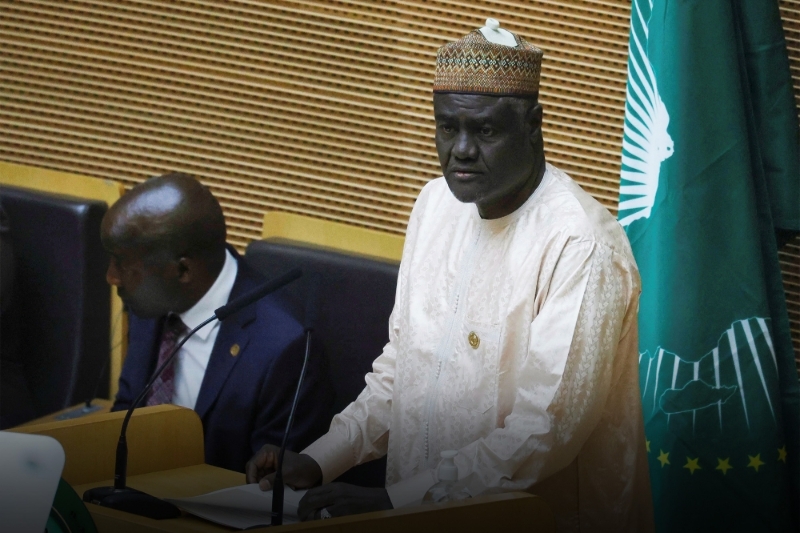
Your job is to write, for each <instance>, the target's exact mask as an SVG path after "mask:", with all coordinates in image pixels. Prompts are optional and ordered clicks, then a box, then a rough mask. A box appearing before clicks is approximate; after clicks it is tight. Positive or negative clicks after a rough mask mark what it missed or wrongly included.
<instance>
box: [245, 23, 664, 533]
mask: <svg viewBox="0 0 800 533" xmlns="http://www.w3.org/2000/svg"><path fill="white" fill-rule="evenodd" d="M498 41H499V42H498ZM541 57H542V52H541V51H540V50H539V49H537V48H535V47H533V46H531V45H530V44H528V43H527V42H526V41H524V40H523V39H521V38H519V37H517V36H516V35H514V34H511V33H510V32H505V31H504V30H496V29H493V28H482V29H481V30H476V31H473V32H471V33H469V34H468V35H467V36H465V37H464V38H462V39H461V40H459V41H456V42H453V43H449V44H447V45H445V46H444V47H442V48H441V49H440V50H439V52H438V57H437V62H436V77H435V81H434V96H433V106H434V114H435V121H436V148H437V151H438V154H439V160H440V162H441V166H442V172H443V174H444V177H443V178H440V179H436V180H433V181H431V182H430V183H428V184H427V185H426V186H425V187H424V188H423V190H422V192H421V193H420V195H419V198H418V199H417V202H416V204H415V205H414V209H413V211H412V214H411V219H410V221H409V224H408V230H407V234H406V244H405V249H404V251H403V258H402V262H401V266H400V275H399V279H398V286H397V298H396V302H395V307H394V311H393V313H392V316H391V319H390V323H389V331H390V341H389V343H388V344H387V345H386V347H385V348H384V351H383V353H382V354H381V355H380V357H378V358H377V359H376V360H375V362H374V364H373V371H372V373H370V374H368V375H367V376H366V388H365V389H364V391H363V392H362V393H361V395H360V396H359V397H358V399H357V400H356V401H355V402H353V403H352V404H350V405H349V406H348V407H347V408H345V410H344V411H342V413H340V414H339V415H337V416H336V417H335V418H334V419H333V422H332V424H331V428H330V430H329V431H328V433H327V434H326V435H324V436H323V437H321V438H320V439H319V440H317V441H316V442H315V443H313V444H312V445H311V446H309V447H308V448H306V449H305V450H304V452H303V453H302V454H287V456H286V461H285V463H284V477H285V480H286V483H287V484H289V485H291V486H294V487H297V488H306V487H314V486H315V485H317V484H319V483H324V484H328V483H329V482H330V481H331V480H333V479H335V478H336V477H337V476H338V475H339V474H341V473H342V472H344V471H345V470H347V469H349V468H351V467H352V466H353V465H355V464H358V463H361V462H364V461H369V460H371V459H375V458H377V457H380V456H382V455H384V454H388V457H387V473H386V487H387V488H386V489H380V488H379V489H368V488H362V487H352V486H348V485H342V484H329V485H323V486H322V487H318V488H315V489H312V490H310V491H309V492H308V493H307V494H306V496H305V497H304V499H303V501H302V502H301V506H300V509H299V512H300V515H301V517H302V518H306V519H307V518H311V517H320V516H321V517H327V516H337V515H342V514H347V513H354V512H363V511H370V510H379V509H387V508H391V507H399V506H404V505H408V504H413V503H416V502H419V501H420V500H421V499H422V497H423V495H424V494H425V493H426V491H427V490H428V489H429V487H431V486H432V485H433V484H434V483H436V481H437V479H436V466H437V464H438V463H439V461H440V452H442V451H443V450H457V452H458V453H457V455H456V457H455V463H456V465H457V467H458V474H459V481H458V483H456V485H455V486H454V488H453V496H455V497H461V496H464V495H468V496H478V495H480V494H486V493H490V492H496V491H519V490H525V491H531V492H533V493H535V494H539V495H541V496H543V497H544V498H545V499H546V500H547V501H548V502H549V503H550V504H551V507H552V508H553V510H554V512H555V514H556V518H557V521H558V523H559V527H560V530H564V531H595V530H602V531H615V532H619V531H647V530H650V529H652V527H653V524H652V503H651V497H650V486H649V479H648V471H647V462H646V451H645V440H644V431H643V420H642V413H641V406H640V402H639V383H638V352H637V316H636V314H637V305H638V304H637V302H638V296H639V292H640V281H639V274H638V271H637V269H636V264H635V262H634V259H633V256H632V254H631V250H630V246H629V243H628V240H627V238H626V236H625V233H624V232H623V230H622V228H621V227H620V225H619V224H618V223H617V221H616V220H614V218H613V217H612V216H611V215H610V214H609V213H608V211H607V210H606V209H605V208H604V207H603V206H602V205H600V204H599V203H598V202H597V201H595V200H594V199H593V198H592V197H591V196H589V195H588V194H587V193H585V192H584V191H583V190H582V189H581V188H580V187H579V186H578V185H577V184H576V183H575V182H574V181H573V180H572V179H570V177H569V176H567V175H566V174H565V173H564V172H562V171H560V170H558V169H557V168H555V167H553V166H552V165H548V164H546V163H545V160H544V150H543V140H542V107H541V105H540V104H539V103H538V91H539V73H540V66H541ZM275 452H276V450H275V448H274V447H271V446H266V447H264V448H263V449H262V450H261V451H260V452H259V453H258V454H256V455H255V456H254V457H253V459H251V462H250V463H248V466H247V475H248V480H249V481H251V482H253V481H259V480H260V481H261V486H262V488H267V487H269V486H270V484H271V483H272V480H273V479H274V478H273V477H272V476H274V474H273V470H274V467H275V459H276V453H275Z"/></svg>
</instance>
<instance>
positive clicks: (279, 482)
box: [272, 328, 312, 526]
mask: <svg viewBox="0 0 800 533" xmlns="http://www.w3.org/2000/svg"><path fill="white" fill-rule="evenodd" d="M311 331H312V330H311V329H310V328H307V329H306V353H305V356H304V357H303V368H302V369H301V370H300V379H299V380H298V381H297V390H296V391H295V392H294V400H292V409H291V411H289V421H288V422H287V423H286V431H285V432H284V434H283V442H282V443H281V451H280V452H279V453H278V466H277V468H276V469H275V486H274V487H273V489H272V525H273V526H280V525H282V524H283V489H284V487H283V455H284V453H285V452H286V441H287V440H288V439H289V432H291V431H292V423H293V422H294V412H295V410H296V409H297V401H298V399H299V398H300V388H301V387H302V386H303V378H304V377H305V375H306V366H307V365H308V357H309V355H310V354H311ZM276 508H277V510H276Z"/></svg>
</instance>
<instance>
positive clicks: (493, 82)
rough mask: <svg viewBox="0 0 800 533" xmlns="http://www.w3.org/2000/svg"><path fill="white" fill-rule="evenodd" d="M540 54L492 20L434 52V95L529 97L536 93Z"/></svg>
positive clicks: (540, 62)
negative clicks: (463, 94)
mask: <svg viewBox="0 0 800 533" xmlns="http://www.w3.org/2000/svg"><path fill="white" fill-rule="evenodd" d="M542 55H543V52H542V51H541V50H540V49H539V48H536V47H535V46H533V45H532V44H530V43H528V42H527V41H525V39H523V38H522V37H520V36H518V35H515V34H513V33H511V32H510V31H507V30H504V29H500V23H499V22H497V21H496V20H495V19H487V20H486V26H484V27H483V28H480V29H478V30H473V31H471V32H469V33H468V34H467V35H465V36H464V37H463V38H461V39H459V40H458V41H455V42H452V43H447V44H446V45H444V46H442V47H441V48H439V51H438V52H437V53H436V77H435V78H434V81H433V92H435V93H468V94H490V95H495V96H533V95H537V94H538V93H539V76H540V73H541V70H542Z"/></svg>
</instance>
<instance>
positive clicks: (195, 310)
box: [180, 250, 239, 340]
mask: <svg viewBox="0 0 800 533" xmlns="http://www.w3.org/2000/svg"><path fill="white" fill-rule="evenodd" d="M238 272H239V264H238V262H237V261H236V259H235V258H234V257H233V255H231V253H230V252H229V251H228V250H225V264H224V265H222V270H220V272H219V275H218V276H217V279H216V280H215V281H214V284H213V285H211V288H209V289H208V291H206V293H205V294H204V295H203V297H202V298H200V299H199V300H198V301H197V303H196V304H194V305H193V306H192V307H191V308H190V309H189V310H187V311H184V312H183V313H181V315H180V317H181V320H182V321H183V323H184V324H186V327H187V328H189V329H193V328H195V327H196V326H198V325H199V324H200V323H201V322H202V321H203V320H205V319H207V318H208V317H210V316H211V315H213V314H214V311H215V310H216V309H218V308H219V307H222V306H223V305H225V304H226V303H228V298H229V297H230V295H231V290H233V283H234V282H235V281H236V275H237V274H238ZM212 329H213V328H210V327H205V328H203V329H201V330H200V331H198V332H197V333H195V335H197V336H198V337H200V338H201V339H203V340H206V339H207V338H208V335H209V334H210V333H211V330H212Z"/></svg>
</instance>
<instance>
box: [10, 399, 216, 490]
mask: <svg viewBox="0 0 800 533" xmlns="http://www.w3.org/2000/svg"><path fill="white" fill-rule="evenodd" d="M123 418H125V412H124V411H117V412H115V413H103V414H97V415H93V416H87V417H83V418H74V419H72V420H61V421H57V422H44V423H40V424H32V425H25V426H18V427H15V428H12V429H11V430H10V431H15V432H17V433H29V434H36V435H47V436H48V437H53V438H54V439H56V440H57V441H58V442H60V443H61V446H63V448H64V453H65V454H66V463H65V464H64V473H63V474H62V477H63V478H64V479H65V480H66V481H67V483H69V484H70V485H72V486H75V485H81V484H84V483H91V482H93V481H99V480H102V479H108V478H111V477H113V475H114V462H115V459H116V450H117V441H118V440H119V432H120V429H121V428H122V420H123ZM204 460H205V453H204V450H203V424H202V422H201V421H200V418H199V417H198V416H197V413H195V412H194V411H192V410H191V409H185V408H183V407H178V406H176V405H167V404H165V405H157V406H154V407H141V408H139V409H136V411H134V413H133V416H132V417H131V421H130V424H129V425H128V475H131V476H134V475H137V474H146V473H148V472H160V471H162V470H169V469H173V468H178V467H184V466H191V465H198V464H203V462H204Z"/></svg>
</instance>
